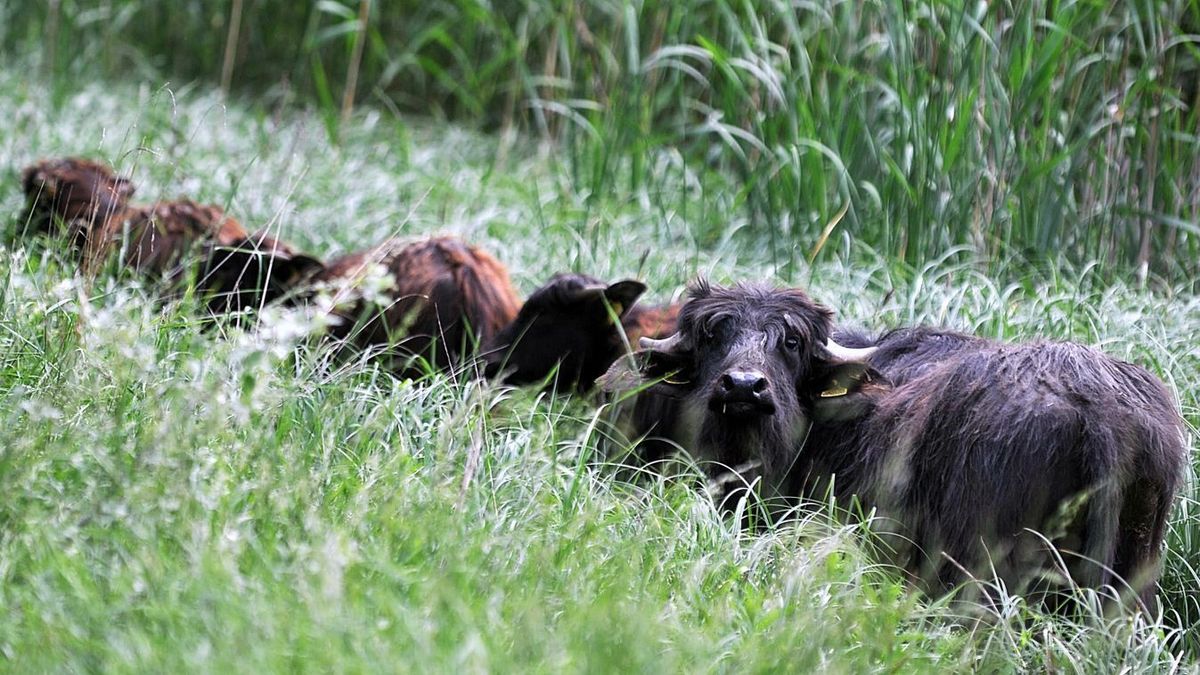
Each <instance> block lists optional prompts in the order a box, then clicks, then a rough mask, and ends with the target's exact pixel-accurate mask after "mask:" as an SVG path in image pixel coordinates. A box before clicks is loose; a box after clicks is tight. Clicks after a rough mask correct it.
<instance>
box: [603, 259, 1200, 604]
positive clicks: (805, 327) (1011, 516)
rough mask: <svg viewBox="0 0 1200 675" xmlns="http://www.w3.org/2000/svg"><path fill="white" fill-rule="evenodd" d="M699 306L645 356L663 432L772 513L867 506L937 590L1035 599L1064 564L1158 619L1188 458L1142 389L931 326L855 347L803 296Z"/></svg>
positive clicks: (728, 295)
mask: <svg viewBox="0 0 1200 675" xmlns="http://www.w3.org/2000/svg"><path fill="white" fill-rule="evenodd" d="M690 297H691V299H690V301H689V302H688V303H687V304H686V305H685V306H684V307H683V310H682V312H681V313H680V316H679V330H678V332H677V333H676V334H674V335H672V336H670V337H668V338H665V339H661V340H642V347H643V350H642V352H641V353H640V361H639V365H638V371H637V374H638V375H640V377H641V378H642V380H644V381H646V382H649V383H652V386H651V388H650V389H649V391H650V392H652V393H653V394H654V395H656V396H671V397H675V398H677V399H678V401H679V413H678V414H677V415H675V416H674V417H673V418H670V419H662V420H659V421H658V422H659V425H660V429H659V433H662V434H664V435H667V436H669V437H671V438H673V439H674V440H676V441H678V442H679V443H680V445H681V446H682V447H684V448H687V449H689V450H690V452H691V453H692V454H693V455H695V456H696V457H697V458H699V459H701V460H707V461H709V462H711V463H713V464H714V465H715V466H721V467H746V466H751V467H754V471H755V472H756V473H757V474H758V475H757V478H758V479H760V480H761V484H760V493H761V494H764V495H766V496H771V497H775V496H783V497H797V498H816V499H823V498H824V497H826V496H827V495H828V494H832V495H833V496H834V497H835V498H837V500H838V501H839V503H842V504H846V503H848V502H850V501H851V500H852V499H857V500H859V501H860V503H861V505H862V506H864V507H865V508H867V509H873V510H875V512H876V513H877V514H878V515H879V516H880V518H879V521H880V522H881V523H883V524H884V525H885V529H886V530H893V532H892V533H893V534H897V535H899V536H897V537H894V538H892V537H889V540H890V543H893V544H894V547H893V548H894V553H895V555H896V562H898V563H899V564H900V565H901V566H902V567H903V568H904V569H906V570H907V571H908V572H909V573H910V574H911V575H912V577H913V579H914V580H916V581H918V582H919V583H920V584H921V585H922V586H923V587H924V588H926V589H928V590H930V591H933V592H941V591H945V590H948V589H950V588H953V587H955V586H956V585H959V584H960V583H962V582H963V581H964V580H965V579H968V578H970V577H971V576H976V575H978V576H981V577H984V578H987V579H991V578H992V575H993V574H994V575H995V576H996V577H997V578H998V579H1000V580H1001V581H1003V582H1004V583H1005V584H1006V585H1007V586H1008V588H1009V589H1010V590H1011V589H1022V588H1028V589H1029V590H1034V589H1035V586H1030V584H1036V588H1037V589H1041V588H1044V587H1045V586H1046V585H1047V584H1049V582H1047V581H1046V580H1047V578H1048V577H1047V575H1045V574H1044V573H1045V572H1046V571H1047V570H1049V569H1054V568H1055V563H1054V560H1055V559H1056V558H1059V557H1060V558H1061V560H1063V561H1064V562H1065V565H1066V571H1068V572H1069V573H1070V575H1071V577H1072V578H1073V579H1074V581H1075V582H1076V583H1078V584H1080V585H1083V586H1086V587H1091V588H1100V587H1102V586H1105V585H1112V586H1114V587H1117V588H1118V589H1132V590H1133V591H1135V592H1136V593H1137V594H1138V595H1139V596H1140V599H1141V600H1142V601H1143V602H1145V603H1146V604H1147V605H1149V604H1150V602H1151V600H1152V599H1153V596H1154V585H1155V584H1154V582H1155V580H1156V578H1157V573H1158V572H1157V570H1158V560H1159V556H1160V549H1161V546H1162V543H1163V539H1164V536H1165V532H1166V525H1167V517H1168V513H1169V511H1170V509H1171V505H1172V501H1173V498H1174V495H1175V492H1176V490H1177V488H1178V486H1179V485H1180V482H1181V476H1182V473H1183V470H1184V466H1185V461H1186V458H1185V446H1184V436H1183V433H1182V426H1181V420H1180V417H1179V414H1178V412H1177V409H1176V406H1175V404H1174V402H1173V400H1172V397H1171V396H1170V394H1169V393H1168V392H1167V390H1166V388H1165V387H1164V386H1163V384H1162V383H1161V382H1159V381H1158V380H1157V379H1156V378H1154V377H1153V376H1152V375H1150V374H1149V373H1148V372H1146V371H1145V370H1143V369H1142V368H1139V367H1138V366H1134V365H1131V364H1129V363H1125V362H1122V361H1118V360H1116V359H1113V358H1110V357H1108V356H1106V355H1104V354H1102V353H1100V352H1098V351H1095V350H1093V349H1090V348H1088V347H1084V346H1080V345H1076V344H1070V343H1053V342H1034V343H1029V344H1020V345H1011V344H1002V343H996V342H992V341H988V340H983V339H980V338H975V337H971V336H966V335H961V334H958V333H952V332H948V331H937V330H933V329H909V330H901V331H896V332H893V333H890V334H888V335H885V336H884V337H883V338H881V339H879V340H877V341H874V342H872V343H870V344H866V342H867V341H865V340H862V339H855V340H853V341H852V340H850V339H847V342H852V343H853V344H857V347H853V348H852V347H846V346H842V345H840V344H839V343H838V342H837V340H836V339H833V338H832V337H831V336H832V335H833V326H832V313H831V312H830V310H828V309H827V308H825V307H823V306H822V305H820V304H818V303H816V302H814V301H813V300H812V299H810V298H809V297H808V296H807V295H806V294H805V293H803V292H802V291H800V290H795V289H775V288H770V287H766V286H760V285H740V286H736V287H732V288H723V287H717V286H710V285H708V284H706V283H698V284H697V285H695V286H694V287H693V288H692V290H691V293H690ZM839 336H840V335H839ZM850 337H852V336H850ZM621 367H622V366H621V364H618V365H617V366H614V369H613V370H614V372H613V374H610V375H609V376H606V380H607V381H609V382H619V381H620V377H619V376H618V374H619V371H620V369H621ZM1034 532H1036V533H1040V534H1033V533H1034ZM1043 537H1045V539H1043ZM1051 540H1052V541H1053V547H1050V546H1047V544H1046V542H1047V541H1051ZM897 542H907V545H905V544H900V543H897ZM1049 585H1050V586H1053V584H1049Z"/></svg>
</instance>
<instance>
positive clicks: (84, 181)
mask: <svg viewBox="0 0 1200 675" xmlns="http://www.w3.org/2000/svg"><path fill="white" fill-rule="evenodd" d="M21 186H22V189H23V190H24V191H25V198H26V200H27V202H28V206H27V208H28V214H29V217H30V224H31V225H32V226H33V228H34V229H35V230H36V231H38V232H44V233H50V232H53V231H54V228H55V227H57V224H56V221H60V222H62V223H65V224H66V225H67V227H68V232H69V234H70V235H71V237H72V239H73V243H74V244H76V245H79V246H82V245H83V243H84V242H83V239H84V238H85V237H86V236H87V235H88V233H89V231H90V229H91V228H92V227H93V226H95V225H97V224H99V223H101V222H103V221H104V220H105V219H106V218H108V217H109V216H111V215H112V214H114V213H117V212H118V211H120V210H122V209H123V208H124V207H125V204H126V203H127V202H128V201H129V198H130V197H131V196H133V192H134V187H133V184H132V183H130V182H129V179H127V178H124V177H122V176H118V175H116V174H115V173H114V172H113V170H112V169H111V168H109V167H108V166H107V165H105V164H102V163H100V162H94V161H91V160H88V159H81V158H78V157H65V158H61V159H47V160H42V161H40V162H38V163H36V164H33V165H31V166H28V167H25V169H24V170H23V171H22V172H21Z"/></svg>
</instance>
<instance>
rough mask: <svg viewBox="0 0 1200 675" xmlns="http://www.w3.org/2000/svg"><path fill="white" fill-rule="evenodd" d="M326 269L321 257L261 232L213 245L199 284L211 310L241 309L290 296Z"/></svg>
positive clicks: (208, 253) (205, 253)
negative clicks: (300, 250)
mask: <svg viewBox="0 0 1200 675" xmlns="http://www.w3.org/2000/svg"><path fill="white" fill-rule="evenodd" d="M324 268H325V265H324V263H322V262H321V261H320V260H318V259H317V258H314V257H312V256H309V255H305V254H303V253H299V252H297V251H295V250H294V249H293V248H292V247H291V246H289V245H288V244H285V243H283V242H281V241H279V240H278V239H275V238H274V237H270V236H268V235H267V234H266V233H265V232H258V233H255V234H252V235H250V236H248V237H245V238H244V239H242V240H240V241H237V242H234V243H233V244H230V245H228V246H222V245H218V244H213V245H211V246H209V247H208V248H207V250H206V251H205V252H204V256H203V263H202V266H201V269H200V275H199V278H198V279H197V283H196V287H197V291H198V292H199V293H200V294H201V295H203V296H205V297H207V302H208V308H209V311H210V312H212V313H214V314H224V313H229V312H240V311H243V310H247V309H257V308H259V307H261V306H263V305H266V304H269V303H271V302H274V301H276V300H278V299H280V298H282V297H284V296H286V295H287V294H288V293H289V292H291V291H293V290H295V289H296V288H297V287H298V286H299V285H300V284H302V283H303V282H304V281H306V280H307V279H309V278H310V277H312V276H313V275H314V274H316V273H317V272H319V271H320V270H322V269H324Z"/></svg>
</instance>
